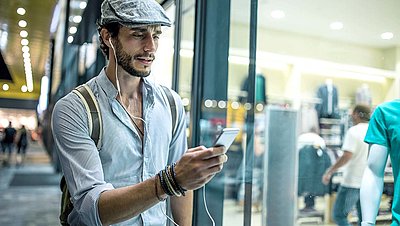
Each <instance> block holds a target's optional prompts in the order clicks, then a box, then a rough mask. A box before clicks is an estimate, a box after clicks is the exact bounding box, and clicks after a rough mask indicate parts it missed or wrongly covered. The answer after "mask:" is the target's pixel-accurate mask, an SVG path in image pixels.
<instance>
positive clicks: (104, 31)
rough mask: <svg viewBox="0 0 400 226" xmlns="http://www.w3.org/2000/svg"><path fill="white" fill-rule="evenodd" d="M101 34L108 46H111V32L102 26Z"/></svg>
mask: <svg viewBox="0 0 400 226" xmlns="http://www.w3.org/2000/svg"><path fill="white" fill-rule="evenodd" d="M100 36H101V38H102V39H103V42H104V43H105V44H106V45H107V46H108V47H110V46H111V44H110V41H109V39H110V38H111V34H110V32H108V30H107V29H105V28H102V29H101V31H100Z"/></svg>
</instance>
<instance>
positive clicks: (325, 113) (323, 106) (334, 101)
mask: <svg viewBox="0 0 400 226" xmlns="http://www.w3.org/2000/svg"><path fill="white" fill-rule="evenodd" d="M317 97H318V98H319V99H321V103H320V104H317V105H315V110H317V112H318V118H339V113H338V91H337V88H336V87H335V85H334V84H333V80H332V79H330V78H328V79H326V80H325V83H324V84H323V85H321V86H320V87H318V91H317Z"/></svg>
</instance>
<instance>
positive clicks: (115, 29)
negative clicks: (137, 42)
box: [97, 22, 122, 60]
mask: <svg viewBox="0 0 400 226" xmlns="http://www.w3.org/2000/svg"><path fill="white" fill-rule="evenodd" d="M121 27H122V25H121V24H119V23H118V22H114V23H109V24H104V25H100V24H99V23H97V31H98V32H99V41H100V49H101V51H102V52H103V54H104V56H105V57H106V58H107V60H108V53H109V51H110V48H109V47H108V46H107V45H106V43H105V42H104V40H103V38H102V37H101V35H100V31H101V29H103V28H104V29H106V30H107V31H108V32H109V33H110V35H111V37H112V38H114V37H117V36H118V33H119V29H120V28H121Z"/></svg>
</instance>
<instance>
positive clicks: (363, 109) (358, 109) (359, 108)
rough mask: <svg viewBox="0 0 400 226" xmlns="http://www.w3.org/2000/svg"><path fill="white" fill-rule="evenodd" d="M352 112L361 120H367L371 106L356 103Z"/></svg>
mask: <svg viewBox="0 0 400 226" xmlns="http://www.w3.org/2000/svg"><path fill="white" fill-rule="evenodd" d="M353 113H355V114H357V115H358V116H359V117H360V119H361V120H363V121H369V119H370V117H371V108H370V107H369V106H367V105H364V104H357V105H356V106H355V107H354V110H353Z"/></svg>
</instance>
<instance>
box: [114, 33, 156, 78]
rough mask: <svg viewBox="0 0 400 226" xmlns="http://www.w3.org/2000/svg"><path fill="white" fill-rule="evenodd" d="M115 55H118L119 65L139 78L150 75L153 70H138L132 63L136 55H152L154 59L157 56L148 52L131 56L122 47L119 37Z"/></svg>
mask: <svg viewBox="0 0 400 226" xmlns="http://www.w3.org/2000/svg"><path fill="white" fill-rule="evenodd" d="M115 55H116V56H117V61H118V62H117V63H118V65H119V66H121V67H122V68H123V69H124V70H125V71H126V72H128V73H129V74H130V75H132V76H135V77H139V78H145V77H147V76H149V75H150V72H151V71H139V70H136V69H135V68H134V67H133V66H132V65H131V63H132V62H133V59H135V58H136V57H152V58H153V59H154V58H155V57H154V55H153V54H147V55H146V54H143V55H134V56H131V55H129V54H128V53H127V52H125V51H124V50H123V49H122V45H121V42H120V41H119V39H117V42H116V44H115Z"/></svg>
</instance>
